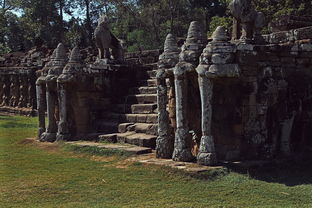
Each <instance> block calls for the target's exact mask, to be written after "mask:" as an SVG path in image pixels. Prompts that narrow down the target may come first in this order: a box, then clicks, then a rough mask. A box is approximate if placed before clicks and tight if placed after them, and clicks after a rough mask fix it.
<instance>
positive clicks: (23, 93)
mask: <svg viewBox="0 0 312 208" xmlns="http://www.w3.org/2000/svg"><path fill="white" fill-rule="evenodd" d="M25 76H26V75H20V76H19V80H20V87H19V92H20V93H19V94H20V96H19V99H18V107H19V108H23V107H27V97H28V95H27V94H28V87H27V86H28V85H29V84H31V83H27V77H25Z"/></svg>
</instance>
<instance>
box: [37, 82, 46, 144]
mask: <svg viewBox="0 0 312 208" xmlns="http://www.w3.org/2000/svg"><path fill="white" fill-rule="evenodd" d="M36 92H37V110H38V133H37V138H40V137H41V135H42V133H43V132H45V130H46V129H45V110H46V107H45V104H46V87H45V85H43V84H37V85H36Z"/></svg>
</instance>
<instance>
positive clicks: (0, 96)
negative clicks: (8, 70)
mask: <svg viewBox="0 0 312 208" xmlns="http://www.w3.org/2000/svg"><path fill="white" fill-rule="evenodd" d="M4 78H5V77H4V76H3V75H1V76H0V106H1V105H2V104H3V96H4V85H5V83H4Z"/></svg>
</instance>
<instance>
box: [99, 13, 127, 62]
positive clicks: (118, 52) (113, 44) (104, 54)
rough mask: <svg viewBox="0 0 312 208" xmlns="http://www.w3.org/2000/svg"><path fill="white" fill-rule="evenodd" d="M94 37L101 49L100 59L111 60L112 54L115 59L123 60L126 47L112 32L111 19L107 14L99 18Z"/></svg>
mask: <svg viewBox="0 0 312 208" xmlns="http://www.w3.org/2000/svg"><path fill="white" fill-rule="evenodd" d="M94 37H95V43H96V45H97V47H98V50H99V59H108V60H109V59H111V55H112V56H113V58H114V59H115V60H118V61H123V59H124V49H123V46H122V43H121V41H119V40H118V39H117V38H116V37H115V36H114V35H113V34H112V33H111V31H110V29H109V20H108V17H107V16H106V15H103V16H101V17H100V19H99V20H98V26H97V27H96V29H95V31H94ZM110 49H111V50H112V53H111V52H110Z"/></svg>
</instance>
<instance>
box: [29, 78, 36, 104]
mask: <svg viewBox="0 0 312 208" xmlns="http://www.w3.org/2000/svg"><path fill="white" fill-rule="evenodd" d="M31 75H32V74H29V75H28V77H27V82H28V89H27V94H28V97H27V107H28V108H31V107H32V108H33V109H35V108H36V106H35V105H36V103H35V98H36V90H35V83H34V80H33V78H32V77H31Z"/></svg>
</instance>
